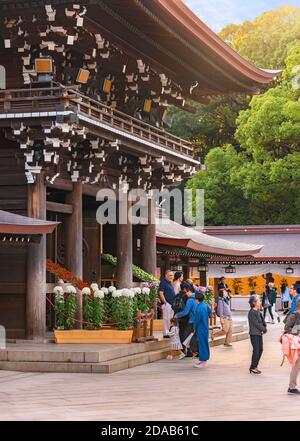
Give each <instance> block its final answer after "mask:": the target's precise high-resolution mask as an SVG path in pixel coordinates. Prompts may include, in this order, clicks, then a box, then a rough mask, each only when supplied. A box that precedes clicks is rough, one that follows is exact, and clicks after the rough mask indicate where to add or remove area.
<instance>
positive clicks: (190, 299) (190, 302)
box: [176, 282, 196, 357]
mask: <svg viewBox="0 0 300 441" xmlns="http://www.w3.org/2000/svg"><path fill="white" fill-rule="evenodd" d="M181 288H182V292H185V294H186V296H187V302H186V305H185V307H184V309H183V310H182V311H181V312H177V313H176V318H177V319H183V318H187V320H188V321H187V323H186V326H185V329H184V332H183V334H182V342H184V341H185V340H186V339H187V338H188V337H189V336H190V335H191V334H193V333H194V311H195V307H196V301H195V292H194V287H193V285H191V284H190V283H188V282H184V283H183V284H182V285H181ZM185 351H186V356H188V357H192V353H191V352H190V351H189V349H188V348H186V347H185Z"/></svg>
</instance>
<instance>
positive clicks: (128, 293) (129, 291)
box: [122, 288, 133, 297]
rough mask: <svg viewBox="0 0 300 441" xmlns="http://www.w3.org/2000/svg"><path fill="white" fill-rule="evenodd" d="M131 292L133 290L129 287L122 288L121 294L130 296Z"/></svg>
mask: <svg viewBox="0 0 300 441" xmlns="http://www.w3.org/2000/svg"><path fill="white" fill-rule="evenodd" d="M131 294H133V292H132V291H131V289H126V288H125V289H122V296H123V297H131Z"/></svg>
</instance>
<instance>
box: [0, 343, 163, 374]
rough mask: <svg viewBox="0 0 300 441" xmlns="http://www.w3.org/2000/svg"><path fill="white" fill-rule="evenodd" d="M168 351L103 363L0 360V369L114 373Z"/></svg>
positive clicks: (145, 362)
mask: <svg viewBox="0 0 300 441" xmlns="http://www.w3.org/2000/svg"><path fill="white" fill-rule="evenodd" d="M167 352H168V349H166V348H164V349H160V350H157V351H149V352H144V353H140V354H136V355H131V356H128V357H121V358H119V359H114V360H111V361H106V362H103V363H87V362H85V363H76V362H70V363H67V362H35V361H0V369H2V370H7V371H18V372H56V373H89V374H92V373H99V374H112V373H114V372H118V371H121V370H125V369H130V368H133V367H136V366H141V365H144V364H148V363H153V362H155V361H158V360H162V359H163V358H165V357H166V355H167Z"/></svg>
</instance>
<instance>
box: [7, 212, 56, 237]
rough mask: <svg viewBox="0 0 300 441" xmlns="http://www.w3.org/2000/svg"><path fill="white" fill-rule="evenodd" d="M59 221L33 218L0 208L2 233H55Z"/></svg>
mask: <svg viewBox="0 0 300 441" xmlns="http://www.w3.org/2000/svg"><path fill="white" fill-rule="evenodd" d="M58 224H59V222H48V221H44V220H40V219H32V218H30V217H26V216H20V215H19V214H14V213H9V212H8V211H2V210H0V233H1V234H17V235H20V234H24V235H35V234H37V235H38V234H50V233H53V231H54V230H55V228H56V227H57V225H58Z"/></svg>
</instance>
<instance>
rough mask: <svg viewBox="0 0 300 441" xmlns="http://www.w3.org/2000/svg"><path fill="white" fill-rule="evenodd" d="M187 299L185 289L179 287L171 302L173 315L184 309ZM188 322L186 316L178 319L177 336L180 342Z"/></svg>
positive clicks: (182, 340) (182, 339)
mask: <svg viewBox="0 0 300 441" xmlns="http://www.w3.org/2000/svg"><path fill="white" fill-rule="evenodd" d="M181 285H182V284H181ZM187 301H188V297H187V295H186V289H182V288H181V290H180V292H179V293H178V294H177V295H176V296H175V300H174V302H173V304H172V309H173V311H174V314H175V315H176V314H178V313H179V312H182V311H183V310H184V308H185V305H186V302H187ZM188 322H189V318H188V316H185V317H182V318H181V319H178V327H179V338H180V341H181V343H183V342H184V335H185V328H186V327H187V325H188Z"/></svg>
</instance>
